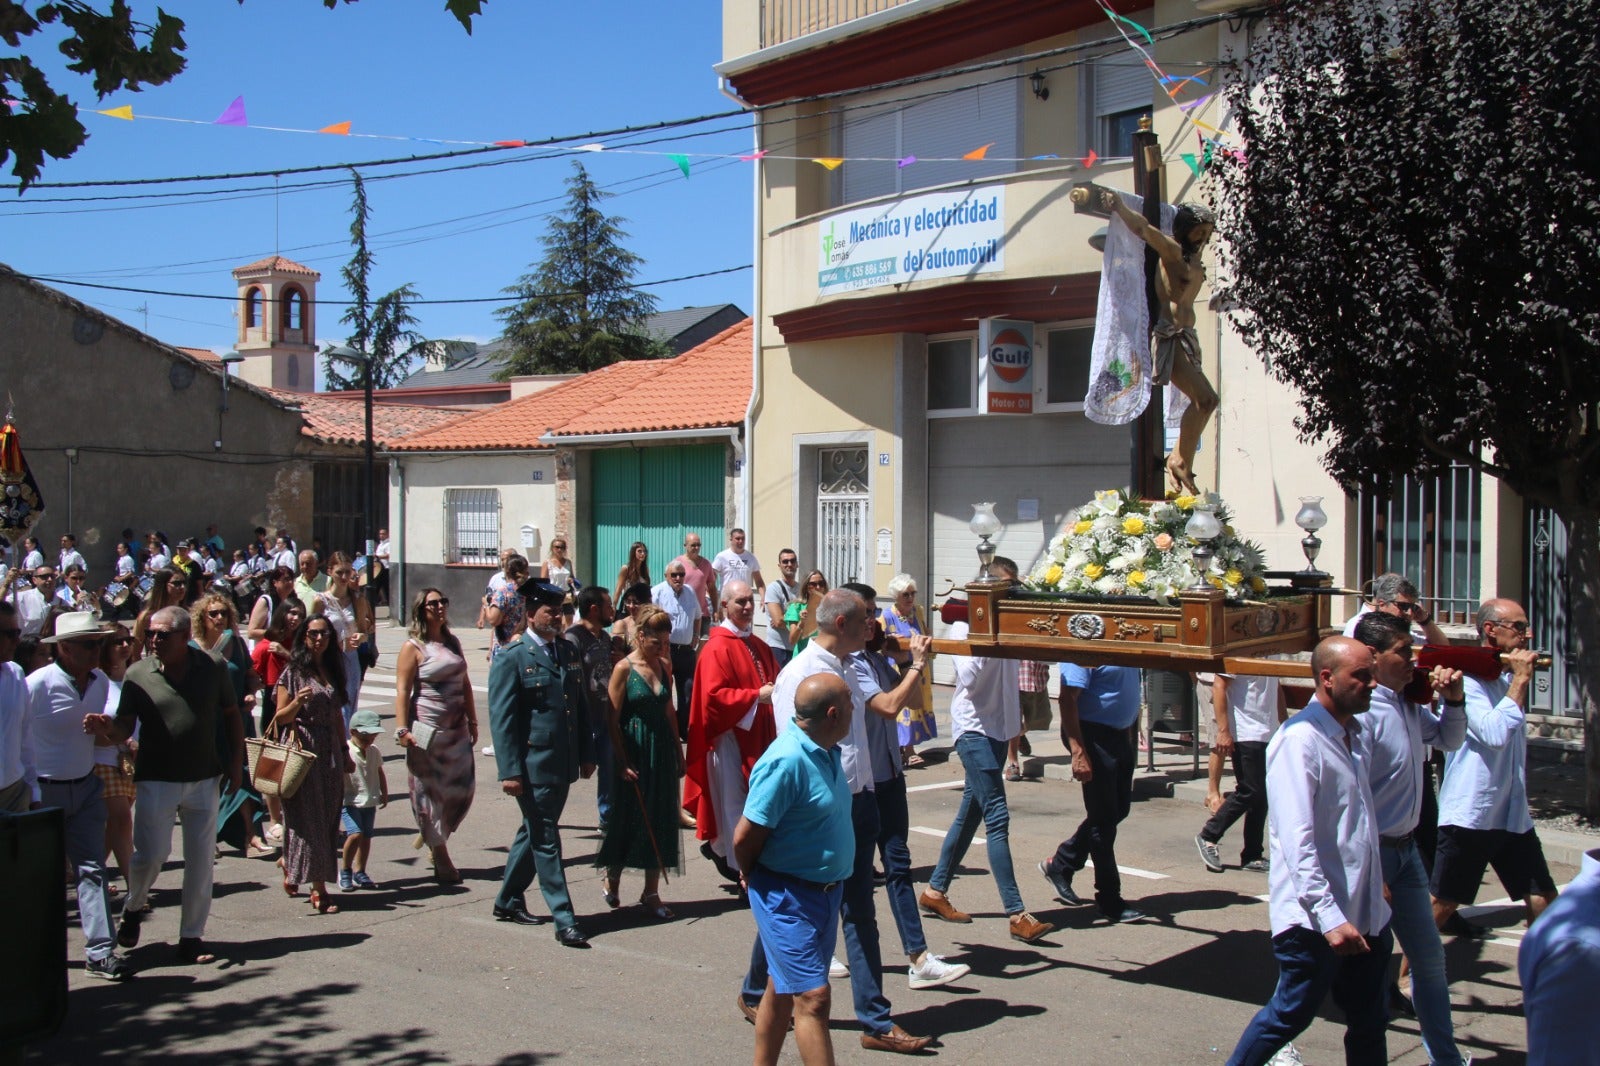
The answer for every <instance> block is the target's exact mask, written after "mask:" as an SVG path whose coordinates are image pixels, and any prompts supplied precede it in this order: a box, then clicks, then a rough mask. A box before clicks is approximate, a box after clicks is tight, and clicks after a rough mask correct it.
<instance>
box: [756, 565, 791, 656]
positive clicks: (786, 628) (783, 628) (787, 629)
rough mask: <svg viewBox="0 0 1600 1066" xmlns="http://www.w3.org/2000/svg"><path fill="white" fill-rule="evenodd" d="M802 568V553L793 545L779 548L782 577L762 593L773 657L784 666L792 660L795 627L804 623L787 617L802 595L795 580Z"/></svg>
mask: <svg viewBox="0 0 1600 1066" xmlns="http://www.w3.org/2000/svg"><path fill="white" fill-rule="evenodd" d="M799 569H800V556H798V555H796V554H795V550H794V549H793V548H785V549H783V551H781V552H779V553H778V573H779V577H778V580H776V581H773V582H770V583H769V584H768V585H767V591H766V595H765V596H763V597H762V599H763V601H764V602H765V604H766V608H767V632H766V641H767V647H769V648H771V649H772V657H773V658H774V659H776V660H777V661H778V665H779V666H780V667H781V666H783V665H784V664H785V663H787V662H788V661H789V654H790V651H789V649H790V648H792V647H793V646H794V630H795V629H797V628H799V625H800V623H799V622H793V623H791V622H785V621H784V620H783V616H784V613H785V612H786V611H787V610H788V609H789V604H790V603H791V602H792V601H794V600H797V599H799V598H800V586H799V585H797V584H795V580H794V579H795V575H796V573H797V572H798V571H799Z"/></svg>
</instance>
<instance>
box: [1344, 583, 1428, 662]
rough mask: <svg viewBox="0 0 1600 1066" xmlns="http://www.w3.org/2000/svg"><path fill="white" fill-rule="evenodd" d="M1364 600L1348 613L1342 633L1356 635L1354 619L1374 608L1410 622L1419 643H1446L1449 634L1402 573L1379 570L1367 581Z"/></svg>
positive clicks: (1370, 611)
mask: <svg viewBox="0 0 1600 1066" xmlns="http://www.w3.org/2000/svg"><path fill="white" fill-rule="evenodd" d="M1367 588H1368V590H1369V591H1368V593H1367V598H1366V602H1364V603H1363V604H1362V605H1361V610H1359V611H1357V612H1356V613H1355V614H1353V615H1351V616H1350V620H1349V621H1347V622H1345V624H1344V635H1345V636H1347V637H1353V636H1355V635H1356V623H1357V622H1359V621H1361V619H1362V618H1364V617H1365V616H1367V615H1369V614H1372V613H1373V612H1374V611H1376V612H1378V613H1380V614H1388V615H1394V616H1395V617H1396V618H1403V619H1405V620H1406V621H1407V622H1409V623H1410V625H1411V639H1412V642H1413V643H1415V644H1418V645H1422V644H1449V643H1450V638H1449V637H1448V636H1446V635H1445V632H1444V630H1442V629H1440V628H1439V624H1438V623H1437V622H1435V621H1434V620H1433V615H1432V614H1431V613H1429V611H1428V609H1427V608H1426V607H1424V606H1423V605H1422V604H1421V603H1419V602H1418V600H1417V597H1418V592H1417V586H1416V585H1414V584H1412V583H1411V582H1410V581H1409V580H1407V579H1406V578H1405V577H1404V576H1403V575H1401V574H1379V575H1378V576H1377V577H1375V578H1373V579H1372V580H1371V581H1369V582H1367Z"/></svg>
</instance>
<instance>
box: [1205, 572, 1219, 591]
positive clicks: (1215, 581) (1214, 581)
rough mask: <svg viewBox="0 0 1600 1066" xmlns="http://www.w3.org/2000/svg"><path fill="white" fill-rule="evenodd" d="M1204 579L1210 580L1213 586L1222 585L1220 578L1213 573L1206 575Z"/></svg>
mask: <svg viewBox="0 0 1600 1066" xmlns="http://www.w3.org/2000/svg"><path fill="white" fill-rule="evenodd" d="M1206 580H1207V581H1209V582H1211V585H1212V587H1213V588H1219V589H1220V588H1221V587H1222V579H1221V578H1220V577H1218V576H1217V575H1215V574H1210V575H1207V577H1206Z"/></svg>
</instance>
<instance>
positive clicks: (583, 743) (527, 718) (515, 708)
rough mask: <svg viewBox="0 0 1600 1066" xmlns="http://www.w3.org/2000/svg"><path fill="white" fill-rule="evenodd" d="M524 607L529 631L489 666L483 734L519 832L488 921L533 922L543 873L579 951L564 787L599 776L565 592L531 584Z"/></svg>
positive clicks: (564, 934)
mask: <svg viewBox="0 0 1600 1066" xmlns="http://www.w3.org/2000/svg"><path fill="white" fill-rule="evenodd" d="M517 591H518V592H519V593H521V594H522V596H523V598H524V599H525V600H526V601H527V604H528V628H527V629H526V630H525V631H524V632H523V633H522V635H521V636H520V637H518V638H517V639H516V641H514V642H513V643H511V644H510V645H507V646H506V647H505V648H504V649H503V650H502V651H501V652H500V654H499V655H497V656H495V659H494V664H493V665H492V666H490V668H489V728H490V729H491V730H492V731H493V733H494V757H495V762H496V763H497V764H498V766H499V773H500V789H501V791H502V792H504V793H505V794H506V795H508V796H511V797H512V798H514V799H515V800H516V801H517V806H518V807H520V808H522V825H521V826H519V827H518V829H517V835H516V839H514V840H513V841H512V842H511V851H510V853H509V854H508V855H507V856H506V871H505V877H504V879H503V880H502V882H501V884H500V894H499V896H497V897H496V898H495V902H494V916H495V918H496V919H498V920H500V921H503V922H515V923H516V924H518V925H538V924H540V923H541V922H542V921H543V920H544V919H542V918H538V917H535V916H534V915H532V914H530V913H529V912H528V908H527V904H526V900H525V897H524V893H525V892H526V891H527V888H528V886H529V885H530V884H532V883H533V876H534V873H535V872H536V871H537V873H538V875H539V891H540V892H541V893H543V895H544V901H545V905H546V906H547V907H549V908H550V915H551V917H552V918H553V919H554V920H555V923H556V940H557V941H558V942H559V943H561V944H563V945H565V946H567V947H570V948H585V947H588V946H589V940H588V938H587V937H586V936H584V935H583V930H581V929H579V928H578V923H577V918H576V917H575V916H574V914H573V911H572V897H571V896H570V895H569V894H568V892H567V877H566V874H565V873H564V872H563V870H562V868H561V836H560V833H559V832H558V830H557V826H558V823H559V820H560V818H561V809H562V808H563V807H565V806H566V803H567V788H568V786H570V785H571V784H572V782H574V781H576V780H577V779H578V778H579V776H582V777H585V778H587V777H589V776H591V775H592V774H593V773H594V770H595V755H594V740H593V737H592V735H591V733H590V730H589V722H588V713H587V706H586V703H585V697H584V691H583V667H582V664H581V663H579V661H578V653H577V650H576V649H575V648H573V646H572V645H571V644H569V643H568V642H566V641H564V640H562V639H561V628H560V626H561V601H562V599H563V598H564V597H565V595H566V592H565V590H563V589H558V588H556V587H555V586H554V585H552V584H550V583H549V582H547V581H543V580H541V579H538V578H530V579H529V580H527V581H525V582H523V583H522V585H521V586H519V587H518V589H517Z"/></svg>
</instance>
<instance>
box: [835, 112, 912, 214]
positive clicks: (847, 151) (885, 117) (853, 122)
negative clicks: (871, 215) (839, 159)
mask: <svg viewBox="0 0 1600 1066" xmlns="http://www.w3.org/2000/svg"><path fill="white" fill-rule="evenodd" d="M899 119H900V117H899V115H898V114H897V113H896V112H895V111H894V110H893V109H890V110H883V111H864V112H856V113H849V112H847V113H846V114H845V118H844V137H843V141H844V155H845V158H846V159H847V160H850V162H847V163H845V165H844V202H845V203H847V204H853V203H855V202H856V201H858V200H870V199H872V198H873V197H875V196H889V195H891V194H893V193H894V191H895V185H896V181H897V171H898V169H899V168H897V167H896V166H895V165H894V163H893V160H895V159H898V158H900V157H901V153H900V151H899V141H900V135H899ZM860 159H884V160H890V162H884V163H862V162H856V160H860Z"/></svg>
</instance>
